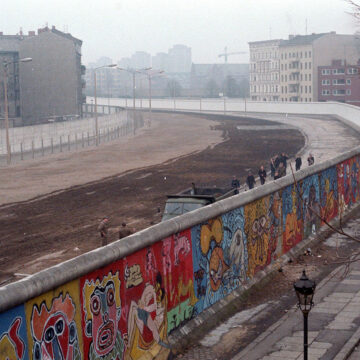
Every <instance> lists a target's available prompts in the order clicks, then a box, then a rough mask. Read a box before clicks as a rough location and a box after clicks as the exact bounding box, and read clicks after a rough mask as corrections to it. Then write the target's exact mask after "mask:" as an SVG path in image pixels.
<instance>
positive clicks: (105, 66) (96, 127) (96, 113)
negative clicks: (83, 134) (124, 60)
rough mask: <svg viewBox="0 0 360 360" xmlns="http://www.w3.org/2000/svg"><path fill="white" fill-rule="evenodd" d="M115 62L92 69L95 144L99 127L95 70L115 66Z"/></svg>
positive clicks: (97, 142) (97, 141)
mask: <svg viewBox="0 0 360 360" xmlns="http://www.w3.org/2000/svg"><path fill="white" fill-rule="evenodd" d="M116 66H117V64H110V65H103V66H99V67H97V68H95V69H94V98H95V132H96V135H95V141H96V146H98V145H99V129H98V112H97V97H96V70H99V69H103V68H113V67H116Z"/></svg>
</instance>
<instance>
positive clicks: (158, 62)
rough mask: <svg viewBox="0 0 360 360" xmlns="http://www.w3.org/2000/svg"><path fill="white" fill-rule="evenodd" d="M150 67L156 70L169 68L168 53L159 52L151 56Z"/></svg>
mask: <svg viewBox="0 0 360 360" xmlns="http://www.w3.org/2000/svg"><path fill="white" fill-rule="evenodd" d="M151 63H152V68H153V69H156V70H162V71H166V72H167V71H168V70H169V55H168V54H166V53H164V52H160V53H157V54H156V55H155V56H153V57H152V60H151Z"/></svg>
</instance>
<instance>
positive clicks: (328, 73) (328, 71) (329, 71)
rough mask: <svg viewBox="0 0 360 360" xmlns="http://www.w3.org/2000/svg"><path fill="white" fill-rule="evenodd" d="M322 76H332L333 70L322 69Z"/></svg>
mask: <svg viewBox="0 0 360 360" xmlns="http://www.w3.org/2000/svg"><path fill="white" fill-rule="evenodd" d="M321 74H322V75H330V74H331V69H322V70H321Z"/></svg>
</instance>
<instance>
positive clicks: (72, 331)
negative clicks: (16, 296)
mask: <svg viewBox="0 0 360 360" xmlns="http://www.w3.org/2000/svg"><path fill="white" fill-rule="evenodd" d="M358 201H360V157H359V156H356V157H353V158H351V159H348V160H346V161H344V162H342V163H341V164H338V165H336V166H333V167H331V168H328V169H326V170H323V171H321V172H319V173H317V174H313V175H311V176H308V177H306V178H304V179H303V180H302V181H300V182H298V183H297V184H292V185H290V186H287V187H285V188H283V189H279V190H278V191H276V192H274V193H272V194H270V195H267V196H265V197H263V198H261V199H258V200H256V201H253V202H251V203H248V204H245V205H244V206H241V207H239V208H237V209H234V210H232V211H229V212H227V213H225V214H222V215H221V216H218V217H216V218H214V219H208V220H207V221H206V222H204V223H201V224H198V225H195V226H193V227H192V228H191V229H187V230H185V231H182V232H180V233H176V234H173V235H172V236H170V237H167V238H165V239H163V240H161V241H158V242H156V243H155V244H153V245H152V246H150V247H147V248H144V249H142V250H140V251H137V252H135V253H133V254H131V255H129V256H127V257H124V258H122V259H119V260H118V261H116V262H114V263H112V264H110V265H108V266H106V267H104V268H101V269H98V270H96V271H93V272H91V273H89V274H87V275H84V276H83V277H81V278H80V279H77V280H73V281H71V282H69V283H68V284H65V285H62V286H61V287H59V288H57V289H54V290H52V291H49V292H47V293H45V294H42V295H40V296H38V297H36V298H34V299H31V300H29V301H27V302H26V303H25V304H23V305H20V306H17V307H15V308H13V309H10V310H8V311H6V312H4V313H2V314H0V360H15V359H17V360H26V359H31V360H50V359H54V360H82V359H90V360H94V359H103V360H123V359H126V360H140V359H152V358H156V359H163V360H165V359H168V357H169V355H170V354H171V349H170V344H169V340H168V337H169V334H171V332H173V331H175V330H176V329H178V328H179V327H181V326H182V325H184V324H185V323H186V322H187V321H189V320H190V319H192V318H194V317H196V316H197V315H198V314H200V313H201V312H203V311H204V310H206V309H207V308H208V307H210V306H211V305H213V304H215V303H216V302H218V301H219V300H221V299H223V298H224V297H226V296H227V295H228V294H230V293H231V292H232V291H233V290H235V289H237V288H241V287H242V286H244V284H246V283H247V282H248V281H249V280H250V279H251V278H252V277H253V276H254V275H255V274H256V273H257V272H258V271H260V270H262V269H264V268H265V267H266V266H267V265H269V264H270V263H272V262H273V261H276V260H277V259H278V258H279V257H280V256H281V255H283V254H285V253H287V252H288V251H289V250H290V249H292V248H293V247H294V246H295V245H296V244H298V243H299V242H300V241H301V240H302V239H304V238H306V237H308V236H310V235H312V234H314V233H316V232H317V231H318V230H319V228H320V227H321V226H324V224H325V222H327V221H330V220H332V219H333V218H335V217H336V216H338V215H339V212H340V210H339V209H343V208H345V207H349V206H351V205H352V204H354V203H355V202H358Z"/></svg>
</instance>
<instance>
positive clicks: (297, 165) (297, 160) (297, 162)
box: [295, 156, 302, 171]
mask: <svg viewBox="0 0 360 360" xmlns="http://www.w3.org/2000/svg"><path fill="white" fill-rule="evenodd" d="M301 165H302V160H301V156H298V157H297V158H296V159H295V169H296V171H299V170H300V169H301Z"/></svg>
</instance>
